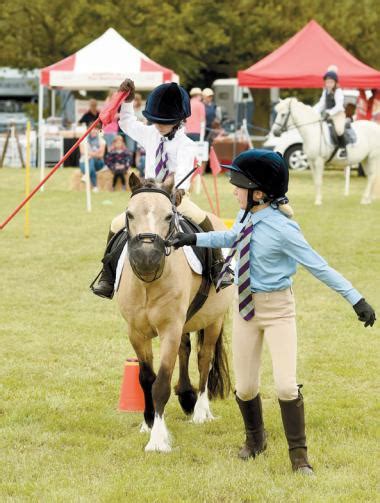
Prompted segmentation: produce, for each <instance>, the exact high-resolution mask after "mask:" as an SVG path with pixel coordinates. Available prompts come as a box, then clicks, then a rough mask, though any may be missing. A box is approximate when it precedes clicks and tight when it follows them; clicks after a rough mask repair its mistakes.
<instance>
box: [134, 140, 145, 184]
mask: <svg viewBox="0 0 380 503" xmlns="http://www.w3.org/2000/svg"><path fill="white" fill-rule="evenodd" d="M135 164H136V168H137V169H138V170H139V173H140V176H141V178H145V149H144V147H142V146H141V145H139V144H137V149H136V156H135Z"/></svg>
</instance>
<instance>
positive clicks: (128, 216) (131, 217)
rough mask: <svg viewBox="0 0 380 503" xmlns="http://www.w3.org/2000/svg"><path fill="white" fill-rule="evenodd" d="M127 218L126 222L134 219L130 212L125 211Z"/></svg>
mask: <svg viewBox="0 0 380 503" xmlns="http://www.w3.org/2000/svg"><path fill="white" fill-rule="evenodd" d="M127 218H128V220H133V219H134V218H135V217H134V216H133V215H132V213H131V212H130V211H127Z"/></svg>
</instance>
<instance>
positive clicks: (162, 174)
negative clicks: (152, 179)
mask: <svg viewBox="0 0 380 503" xmlns="http://www.w3.org/2000/svg"><path fill="white" fill-rule="evenodd" d="M164 142H165V140H164V138H163V137H162V138H161V141H160V144H159V145H158V147H157V150H156V163H155V165H156V168H155V173H156V179H157V181H159V182H164V181H165V178H166V177H167V176H168V174H169V168H168V167H167V162H168V154H167V153H166V152H164Z"/></svg>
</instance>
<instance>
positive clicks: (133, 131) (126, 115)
mask: <svg viewBox="0 0 380 503" xmlns="http://www.w3.org/2000/svg"><path fill="white" fill-rule="evenodd" d="M119 126H120V128H121V129H122V130H123V131H124V133H126V134H127V135H128V136H130V137H131V138H132V140H135V141H137V142H138V143H141V145H142V146H143V147H144V148H145V144H146V139H147V137H148V136H149V135H150V132H151V126H147V125H145V124H143V123H142V122H140V121H138V120H137V117H136V115H135V112H134V110H133V103H123V104H122V105H121V109H120V120H119Z"/></svg>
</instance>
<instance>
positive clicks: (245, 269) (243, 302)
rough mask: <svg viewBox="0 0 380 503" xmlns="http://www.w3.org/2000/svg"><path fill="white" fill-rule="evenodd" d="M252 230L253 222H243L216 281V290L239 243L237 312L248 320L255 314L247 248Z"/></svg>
mask: <svg viewBox="0 0 380 503" xmlns="http://www.w3.org/2000/svg"><path fill="white" fill-rule="evenodd" d="M252 230H253V224H252V222H251V220H248V222H247V223H246V224H245V226H244V227H243V229H242V230H241V231H240V233H239V235H238V237H237V238H236V240H235V242H234V244H233V245H232V247H231V251H230V253H229V255H228V257H227V258H226V261H225V263H224V266H223V268H222V270H221V272H220V275H219V278H218V281H217V283H216V291H217V292H218V291H219V290H220V285H221V283H222V281H223V278H224V275H225V274H226V272H227V269H228V267H229V266H230V263H231V260H232V258H233V256H234V255H235V253H236V250H237V246H238V244H239V243H240V244H241V249H240V260H239V275H238V288H239V313H240V315H241V316H242V317H243V318H244V319H245V320H246V321H249V320H250V319H251V318H253V316H254V315H255V309H254V306H253V299H252V293H251V280H250V271H249V248H250V242H251V234H252Z"/></svg>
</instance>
